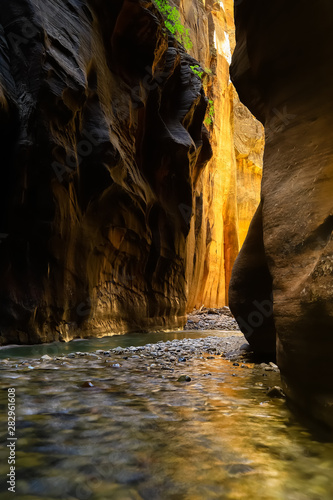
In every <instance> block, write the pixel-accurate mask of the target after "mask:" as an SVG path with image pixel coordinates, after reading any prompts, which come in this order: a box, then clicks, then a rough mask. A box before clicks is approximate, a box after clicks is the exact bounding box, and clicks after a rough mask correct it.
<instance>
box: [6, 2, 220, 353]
mask: <svg viewBox="0 0 333 500" xmlns="http://www.w3.org/2000/svg"><path fill="white" fill-rule="evenodd" d="M0 24H1V33H0V58H1V75H0V78H1V79H0V83H1V85H0V99H1V108H0V113H1V117H0V122H1V134H0V141H1V152H2V168H1V175H2V182H1V196H0V200H1V210H0V213H1V227H0V233H1V245H0V278H1V279H0V331H1V343H3V344H5V343H8V342H11V343H16V342H17V343H34V342H41V341H42V342H46V341H52V340H69V339H71V338H73V337H78V336H82V337H87V336H101V335H105V334H112V333H119V332H123V331H130V330H132V331H133V330H135V331H141V330H153V329H168V328H177V327H182V326H183V325H184V323H185V321H186V316H185V309H186V301H187V297H186V283H185V266H186V238H187V235H188V232H189V226H188V222H189V220H188V219H187V218H186V217H184V211H183V210H182V207H189V210H190V212H191V211H192V198H193V193H192V191H193V186H194V184H195V179H197V178H198V177H199V175H200V171H201V170H202V169H203V168H204V166H205V164H206V162H207V161H208V160H209V158H210V156H211V147H210V145H209V140H208V133H207V130H206V129H205V127H203V120H204V116H205V111H206V98H205V95H204V91H203V87H202V82H201V81H200V79H198V78H197V77H196V76H195V75H194V73H193V72H192V70H191V68H190V66H191V65H195V64H197V62H196V61H195V60H194V59H192V58H191V57H190V56H189V55H187V54H186V53H185V51H184V50H183V49H182V47H181V46H179V44H178V43H177V42H176V40H175V39H174V37H173V36H171V35H170V34H169V33H168V32H167V31H166V30H165V28H163V22H162V18H161V15H160V14H159V12H158V11H157V9H156V8H155V7H154V5H152V3H151V2H148V1H144V0H112V1H109V0H89V1H84V2H76V1H72V0H70V1H66V2H65V1H63V0H37V1H34V2H31V1H30V0H20V1H17V2H12V3H9V4H8V3H7V4H6V5H5V4H2V6H1V7H0Z"/></svg>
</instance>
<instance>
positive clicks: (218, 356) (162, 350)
mask: <svg viewBox="0 0 333 500" xmlns="http://www.w3.org/2000/svg"><path fill="white" fill-rule="evenodd" d="M226 361H227V362H228V363H231V366H232V367H233V368H232V369H233V370H234V374H233V375H234V376H237V371H238V370H242V369H254V370H260V371H261V372H262V375H263V376H264V377H267V376H269V375H271V374H272V375H273V374H274V375H276V373H278V372H279V369H278V367H277V366H276V364H274V363H273V362H268V363H262V362H258V361H255V360H254V359H253V353H252V352H251V351H250V350H249V346H248V344H244V338H243V336H242V335H240V334H239V333H238V334H234V335H231V336H227V337H217V336H215V337H214V336H209V337H205V338H196V339H191V338H185V339H182V340H177V339H174V340H172V341H170V340H168V341H166V342H163V341H159V342H158V343H156V344H147V345H145V346H139V347H126V348H123V347H116V348H114V349H110V350H106V351H104V350H101V349H98V350H96V351H95V352H79V351H77V352H72V353H69V354H66V355H63V356H55V357H51V356H49V355H47V354H45V355H43V356H41V357H40V358H34V359H23V360H19V361H18V360H17V359H8V358H7V359H3V360H0V370H6V371H11V370H15V372H17V373H18V374H20V372H27V371H31V370H41V371H42V370H59V369H61V370H62V369H64V370H77V369H87V371H89V370H90V369H92V368H97V369H101V368H103V367H104V368H108V369H111V370H112V371H114V370H121V371H122V372H132V373H133V372H135V371H138V372H148V373H149V374H151V375H156V376H158V377H160V378H171V379H174V380H175V381H177V382H191V380H192V376H193V373H195V370H196V366H197V364H198V363H199V365H200V366H201V368H202V366H203V365H204V366H205V368H207V370H208V373H209V370H210V369H216V368H218V366H219V364H220V363H221V362H223V363H225V362H226ZM276 381H277V380H276V376H275V377H274V383H272V384H268V385H267V391H270V390H272V389H274V392H273V393H272V395H271V397H281V396H282V397H283V394H282V392H281V390H280V389H279V388H276ZM93 385H94V384H93V382H91V381H90V380H83V381H82V387H93Z"/></svg>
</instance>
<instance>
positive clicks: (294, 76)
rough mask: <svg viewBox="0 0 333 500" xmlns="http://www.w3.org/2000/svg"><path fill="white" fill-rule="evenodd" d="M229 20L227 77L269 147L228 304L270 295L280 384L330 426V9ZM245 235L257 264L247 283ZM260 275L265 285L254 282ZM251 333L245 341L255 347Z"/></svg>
mask: <svg viewBox="0 0 333 500" xmlns="http://www.w3.org/2000/svg"><path fill="white" fill-rule="evenodd" d="M236 26H237V46H236V51H235V54H234V61H233V65H232V75H233V81H234V82H235V85H236V88H237V90H238V92H239V94H240V97H241V99H242V100H243V102H244V103H245V104H246V105H247V106H248V107H249V108H250V110H251V111H252V112H253V113H254V114H255V115H256V116H257V117H258V118H259V119H260V120H261V121H262V122H263V123H264V124H265V127H266V141H267V145H266V149H265V156H264V173H263V181H262V231H256V232H255V231H254V229H255V228H253V227H252V230H250V233H249V235H248V239H247V241H248V244H245V246H244V247H243V250H242V252H241V255H240V256H239V259H238V261H237V263H236V265H235V269H234V280H233V282H232V286H231V295H232V300H231V303H230V306H231V309H232V310H233V311H237V312H238V313H239V310H240V308H243V311H246V309H247V308H250V309H251V304H253V302H254V301H256V300H259V298H260V294H261V296H262V294H263V295H264V296H265V300H269V296H270V294H271V292H272V293H273V304H274V324H275V327H276V332H277V361H278V364H279V367H280V369H281V375H282V380H283V389H284V391H285V392H286V394H287V396H288V397H289V399H290V400H292V401H293V402H294V403H296V405H297V406H298V407H300V408H301V409H302V410H303V411H305V412H306V413H307V414H310V415H312V417H314V418H316V419H317V420H319V421H321V422H326V423H327V424H328V425H329V426H331V427H332V426H333V385H332V380H333V364H332V361H331V358H332V356H331V353H332V348H333V287H332V280H333V258H332V255H333V238H332V230H333V197H332V189H333V168H332V165H333V147H332V138H331V130H332V126H333V109H332V105H331V101H332V99H331V92H332V88H333V63H332V55H331V51H332V46H333V5H332V3H330V2H326V1H324V0H319V1H318V2H316V5H315V8H313V2H310V1H305V2H304V1H303V2H301V1H299V0H298V1H296V2H293V3H292V4H291V3H290V2H287V1H277V0H272V1H270V2H263V1H260V0H251V1H248V2H239V3H238V5H237V7H236ZM262 234H263V237H262ZM253 240H256V246H257V248H258V249H260V251H259V254H258V255H257V256H258V258H259V260H260V262H262V266H261V270H258V273H257V276H256V278H255V277H253V279H252V281H251V282H250V281H249V280H248V276H249V273H250V270H251V267H252V262H253V261H254V259H255V258H256V255H255V254H254V253H253V252H252V253H251V252H249V248H250V249H251V250H253V249H254V245H253V244H250V242H251V241H253ZM262 249H263V251H264V254H263V253H262ZM241 271H244V272H243V278H241ZM267 272H268V273H269V275H270V277H271V282H272V286H271V290H269V287H268V286H267V288H266V289H265V290H264V288H263V287H262V286H258V282H259V283H260V281H262V279H263V276H264V275H266V274H267ZM264 281H265V280H264ZM265 283H266V284H267V280H266V281H265ZM244 286H245V287H246V290H247V298H246V301H245V302H244V298H243V289H244ZM258 297H259V298H258ZM252 310H253V308H252ZM239 314H240V313H239ZM243 319H244V320H245V321H247V319H248V313H246V312H245V317H244V316H243ZM260 326H262V325H260ZM254 330H255V331H254V333H253V335H252V340H251V337H250V338H249V339H248V340H249V341H250V342H251V343H252V342H253V345H254V344H255V342H256V340H255V338H256V334H257V330H256V329H254ZM261 333H262V331H259V336H260V335H261ZM268 333H269V332H268Z"/></svg>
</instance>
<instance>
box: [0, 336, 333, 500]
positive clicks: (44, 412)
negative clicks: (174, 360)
mask: <svg viewBox="0 0 333 500" xmlns="http://www.w3.org/2000/svg"><path fill="white" fill-rule="evenodd" d="M213 334H214V336H215V335H216V332H213ZM178 335H180V336H183V337H185V338H189V337H191V332H184V334H181V333H179V332H177V333H174V334H171V333H170V334H168V337H166V335H162V334H161V335H159V336H155V337H151V336H149V337H145V341H146V342H147V340H148V342H154V341H158V340H161V338H162V340H170V339H171V338H175V336H178ZM204 335H208V333H205V334H203V333H202V332H197V333H196V334H193V333H192V336H194V338H195V337H196V336H197V337H199V336H201V337H203V336H204ZM209 335H212V332H209ZM223 335H224V334H221V336H223ZM229 335H230V332H229ZM124 337H126V338H124ZM127 337H128V336H123V337H118V338H115V337H113V338H107V339H100V340H91V341H82V342H79V341H77V342H75V343H72V344H69V345H68V344H67V345H63V346H62V347H61V348H60V347H57V349H56V347H55V346H53V347H52V346H47V347H45V346H44V347H43V354H45V349H49V348H50V349H51V348H53V349H56V352H57V355H58V354H59V349H65V351H66V350H67V349H71V350H73V346H74V347H75V350H77V351H79V350H80V351H82V350H83V348H85V349H86V351H94V350H96V349H106V348H109V349H110V345H112V347H114V346H115V345H122V346H123V347H125V345H127V346H128V345H131V344H133V343H135V342H137V345H140V344H139V341H138V340H137V341H136V340H135V338H133V337H132V340H131V341H129V342H130V343H129V344H128V343H127V340H129V338H127ZM134 337H135V336H134ZM141 337H142V335H141ZM152 339H153V340H152ZM140 342H141V345H142V340H141V341H140ZM124 343H125V344H124ZM70 346H72V347H70ZM29 349H31V348H28V347H26V348H17V349H16V359H17V364H16V365H15V366H9V367H8V366H6V365H3V362H2V363H1V364H0V368H1V382H0V385H1V391H0V404H1V436H2V442H3V443H5V442H6V441H5V440H6V416H5V415H6V407H7V389H8V387H15V389H16V404H17V408H16V420H17V423H16V432H17V434H16V435H17V438H18V440H17V445H16V458H17V463H16V471H17V472H16V491H17V493H16V496H17V498H19V499H20V500H21V499H22V500H23V499H24V500H37V499H45V500H49V499H55V498H59V499H82V500H109V499H112V500H213V499H214V500H215V499H218V500H222V499H227V500H237V499H250V500H252V499H253V500H286V499H287V500H309V499H311V500H326V499H327V500H332V499H333V481H332V472H333V444H332V443H325V442H321V441H320V440H318V439H317V438H316V437H314V436H313V435H311V434H310V432H309V431H308V430H307V429H306V428H305V427H303V426H302V425H301V424H299V423H298V422H297V420H296V418H295V417H294V416H293V415H292V414H291V413H290V411H289V410H288V408H287V406H286V403H285V401H284V400H280V399H276V400H274V399H270V398H268V397H267V395H266V386H267V385H270V386H272V385H278V384H279V374H278V373H268V374H267V375H265V376H263V372H262V370H259V369H257V368H256V367H253V366H252V365H250V364H246V365H243V367H240V366H234V365H233V363H232V362H230V361H228V360H226V359H224V358H222V357H220V356H219V357H217V356H216V357H215V358H214V359H212V358H211V359H207V358H206V357H205V356H203V357H197V358H195V359H192V360H191V362H190V364H189V363H183V365H184V368H179V369H178V368H176V369H175V372H174V373H173V372H169V371H164V372H163V371H162V370H159V369H158V368H157V367H156V368H151V369H150V368H149V369H147V368H146V366H144V363H143V360H142V359H133V360H132V361H131V360H129V361H131V363H132V364H128V366H127V368H126V369H125V365H122V363H120V365H121V366H120V367H119V366H118V367H116V366H115V365H110V366H106V365H105V364H104V365H101V364H100V363H99V364H98V363H97V362H96V363H95V364H94V361H91V362H90V363H87V364H86V365H83V364H82V363H81V362H80V360H78V362H77V363H76V364H71V361H69V362H68V363H67V362H64V363H62V362H61V363H62V364H58V365H56V364H54V363H50V364H49V365H46V366H45V365H42V366H41V368H39V369H37V368H35V369H32V367H31V365H29V359H28V358H29ZM5 351H6V356H7V357H10V358H12V359H13V349H12V350H8V349H7V350H5ZM5 351H2V354H1V355H2V358H4V357H6V356H4V355H3V353H4V352H5ZM65 351H64V352H65ZM9 354H10V355H9ZM34 354H36V352H35V351H34ZM30 355H31V352H30ZM22 358H23V361H24V360H25V359H26V360H27V363H21V360H22ZM137 358H139V357H138V356H137ZM126 362H127V361H124V363H126ZM59 363H60V361H59ZM185 365H186V368H185ZM151 366H153V365H151ZM185 372H186V374H189V375H190V376H191V381H190V382H189V383H180V382H178V381H177V380H178V375H179V373H185ZM87 381H89V383H87ZM7 456H8V450H7V449H6V447H5V446H3V447H2V448H1V452H0V477H1V485H0V488H1V494H2V496H1V498H3V499H7V498H13V496H14V495H13V494H12V493H9V492H7V485H6V479H5V478H6V474H7V473H8V464H7Z"/></svg>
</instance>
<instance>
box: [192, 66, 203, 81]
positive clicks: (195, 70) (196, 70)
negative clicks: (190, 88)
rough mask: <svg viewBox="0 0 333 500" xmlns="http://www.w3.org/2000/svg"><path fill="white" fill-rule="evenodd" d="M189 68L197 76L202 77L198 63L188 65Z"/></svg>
mask: <svg viewBox="0 0 333 500" xmlns="http://www.w3.org/2000/svg"><path fill="white" fill-rule="evenodd" d="M190 68H191V70H192V71H193V73H194V74H195V75H197V76H198V77H199V78H201V79H202V77H203V74H204V72H203V71H200V66H199V65H198V64H195V65H194V66H190Z"/></svg>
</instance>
